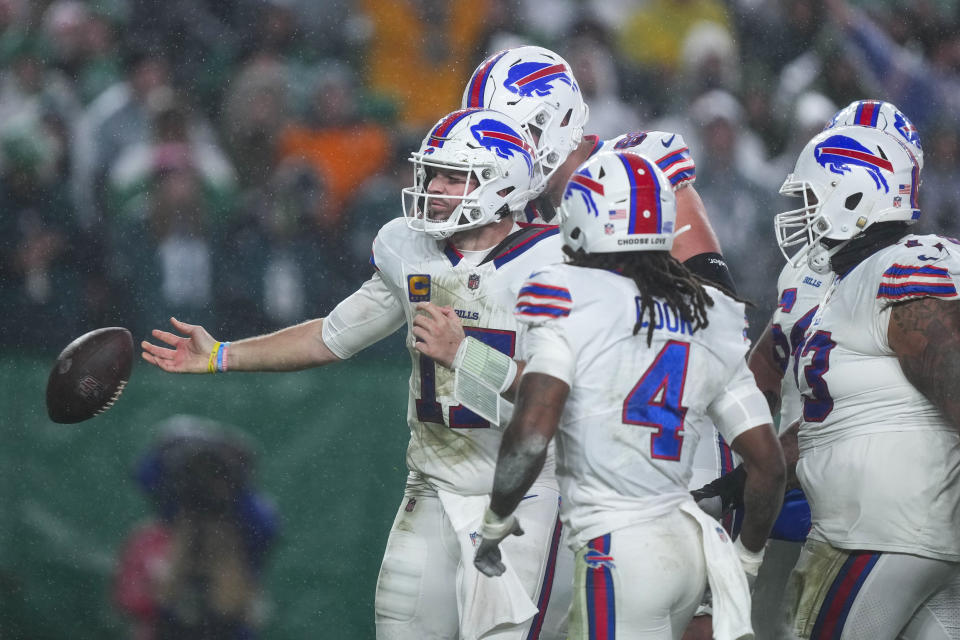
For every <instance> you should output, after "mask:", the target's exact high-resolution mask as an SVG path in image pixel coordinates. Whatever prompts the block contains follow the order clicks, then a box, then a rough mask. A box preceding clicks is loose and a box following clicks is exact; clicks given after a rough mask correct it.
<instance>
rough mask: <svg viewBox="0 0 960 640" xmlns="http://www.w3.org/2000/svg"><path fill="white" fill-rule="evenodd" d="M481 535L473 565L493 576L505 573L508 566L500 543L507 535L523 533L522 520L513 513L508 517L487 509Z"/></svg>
mask: <svg viewBox="0 0 960 640" xmlns="http://www.w3.org/2000/svg"><path fill="white" fill-rule="evenodd" d="M480 535H481V540H480V545H479V546H478V547H477V555H475V556H474V557H473V565H474V566H475V567H476V568H477V569H479V570H480V571H481V572H482V573H483V574H484V575H486V576H489V577H491V578H494V577H496V576H501V575H503V572H504V571H506V570H507V568H506V567H505V566H504V564H503V561H502V559H501V555H500V543H501V542H503V539H504V538H506V537H507V536H511V535H513V536H522V535H523V529H522V528H521V527H520V521H519V520H517V516H515V515H513V514H512V513H511V514H510V515H509V516H507V517H506V518H500V517H499V516H497V515H496V514H495V513H493V512H492V511H490V510H489V509H487V512H486V514H484V516H483V526H482V527H480Z"/></svg>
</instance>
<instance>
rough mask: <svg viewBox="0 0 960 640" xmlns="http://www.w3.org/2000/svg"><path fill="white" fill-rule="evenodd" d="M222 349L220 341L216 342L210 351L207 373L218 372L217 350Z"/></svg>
mask: <svg viewBox="0 0 960 640" xmlns="http://www.w3.org/2000/svg"><path fill="white" fill-rule="evenodd" d="M219 350H220V343H219V342H214V343H213V349H212V350H211V351H210V358H209V359H208V360H207V373H216V372H217V352H218V351H219Z"/></svg>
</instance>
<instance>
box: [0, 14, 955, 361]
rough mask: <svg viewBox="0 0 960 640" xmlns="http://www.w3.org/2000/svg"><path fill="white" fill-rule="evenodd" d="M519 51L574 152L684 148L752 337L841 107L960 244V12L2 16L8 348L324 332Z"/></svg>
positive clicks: (2, 289)
mask: <svg viewBox="0 0 960 640" xmlns="http://www.w3.org/2000/svg"><path fill="white" fill-rule="evenodd" d="M520 44H539V45H543V46H546V47H549V48H552V49H554V50H555V51H557V52H558V53H560V54H561V55H563V56H564V57H565V58H566V59H567V60H568V61H569V63H570V64H571V66H572V68H573V72H574V74H575V76H576V77H577V79H578V81H579V83H580V87H581V89H582V91H583V93H584V96H585V98H586V101H587V103H588V104H589V106H590V119H589V122H588V125H587V128H586V129H587V133H594V134H598V135H599V136H600V137H601V138H609V137H613V136H616V135H618V134H620V133H626V132H629V131H633V130H655V129H660V130H666V131H673V132H677V133H680V134H681V135H682V136H683V137H684V138H685V139H686V141H687V143H688V145H689V147H690V150H691V152H692V154H693V157H694V159H695V161H696V164H697V181H696V187H697V190H698V191H699V193H700V195H701V197H702V198H703V200H704V201H705V203H706V207H707V211H708V212H709V215H710V218H711V221H712V223H713V226H714V228H715V229H716V231H717V233H718V235H719V237H720V241H721V243H722V245H723V248H724V254H725V255H726V257H727V259H728V261H729V263H730V266H731V269H732V271H733V274H734V277H735V279H736V280H737V283H738V286H739V288H740V291H741V293H743V294H745V295H746V296H747V297H748V298H750V299H752V300H753V301H754V302H756V303H757V305H758V310H759V312H758V313H757V317H763V316H766V315H769V309H772V306H773V301H772V297H773V296H774V293H775V284H776V282H775V280H776V274H777V273H778V271H779V269H780V266H781V264H782V257H781V255H780V253H779V250H778V249H777V246H776V242H775V239H774V235H773V223H772V220H773V215H774V214H775V213H776V212H777V211H778V210H781V209H784V208H789V207H786V206H784V205H785V204H786V202H785V201H783V200H782V199H780V196H778V194H777V190H778V188H779V186H780V184H781V183H782V182H783V179H784V177H785V176H786V174H787V173H788V172H789V171H790V170H791V169H792V166H793V163H794V162H795V160H796V157H797V154H798V153H799V150H800V149H801V148H802V146H803V144H804V143H805V142H806V141H807V140H808V139H809V138H810V137H811V136H812V135H813V134H814V133H815V132H817V131H819V130H820V129H822V128H823V126H824V124H825V122H826V121H827V120H828V119H829V117H830V116H831V115H832V114H833V113H834V112H835V111H836V110H837V109H838V108H841V107H843V106H845V105H847V104H848V103H849V102H851V101H853V100H857V99H863V98H879V99H886V100H889V101H892V102H893V103H895V104H896V105H897V106H899V107H900V108H901V109H902V110H903V111H904V112H905V113H906V114H907V115H908V117H910V118H911V119H912V120H913V122H914V124H915V125H916V126H917V127H918V129H919V131H920V135H921V139H922V141H923V142H924V144H925V145H926V146H925V170H924V183H923V187H922V189H921V207H922V209H923V211H924V218H923V219H922V220H921V227H923V230H924V231H926V232H930V231H938V232H941V233H943V234H945V235H953V234H956V233H957V228H958V226H960V222H958V216H957V215H956V213H957V210H958V207H960V155H958V146H957V145H958V143H957V132H958V119H960V10H958V2H957V1H956V0H909V1H907V0H869V1H867V0H859V1H858V2H854V1H853V0H850V2H849V3H848V2H847V1H846V0H355V1H349V0H232V1H224V0H164V1H163V2H161V1H159V0H88V1H83V0H55V1H53V2H49V1H46V0H0V306H2V308H3V310H4V311H3V315H4V319H5V322H4V330H3V331H2V332H0V346H4V347H8V348H10V347H13V348H23V349H34V348H50V347H51V345H53V346H54V347H56V348H57V349H59V348H60V347H62V345H63V344H65V343H66V341H68V340H69V339H71V338H73V337H75V336H76V335H79V334H80V333H82V332H85V331H87V330H90V329H92V328H95V327H98V326H109V325H122V326H127V327H129V328H130V329H131V330H133V331H134V334H135V335H136V336H138V337H139V336H143V335H144V334H145V333H146V331H147V330H148V329H149V328H153V327H161V326H164V325H165V324H166V318H168V317H169V316H170V315H176V316H177V317H179V318H181V319H183V320H186V321H188V322H196V323H203V324H204V325H205V326H207V327H209V328H210V329H211V331H212V332H214V334H215V335H218V336H223V337H240V336H242V335H249V334H253V333H259V332H263V331H268V330H271V329H274V328H277V327H280V326H285V325H288V324H291V323H294V322H297V321H300V320H303V319H306V318H309V317H314V316H317V315H322V314H325V313H326V312H327V311H329V310H330V309H331V308H332V306H333V305H334V304H335V303H336V302H338V301H339V300H340V298H341V297H342V296H344V295H346V294H348V293H350V292H351V291H353V290H354V289H355V288H356V287H357V286H359V284H360V283H361V282H362V281H363V280H364V279H365V278H366V277H367V276H368V275H369V269H370V267H369V264H368V259H369V252H370V243H371V241H372V239H373V236H374V234H375V233H376V231H377V229H378V228H379V226H380V225H381V224H383V223H384V222H386V221H387V220H389V219H391V218H393V217H396V216H398V215H401V206H400V189H401V187H403V186H406V185H408V184H410V183H412V179H413V174H412V167H411V166H410V165H409V163H408V162H407V157H408V155H409V153H410V151H411V150H413V149H415V148H416V147H417V146H419V143H420V140H421V139H422V137H423V135H424V134H425V133H426V131H427V129H428V128H429V127H430V125H431V124H433V123H434V122H435V121H436V120H437V119H438V118H439V117H440V116H442V115H444V114H445V113H447V112H449V111H452V110H454V109H455V108H458V107H459V104H460V96H461V92H462V90H463V86H464V85H465V83H466V81H467V79H468V78H469V76H470V74H471V72H472V71H473V69H474V67H475V66H476V65H477V64H478V63H479V62H480V61H481V60H482V59H483V58H485V57H486V56H487V55H489V54H490V53H492V52H494V51H497V50H499V49H503V48H506V47H510V46H516V45H520ZM760 329H762V327H755V328H754V332H758V331H759V330H760Z"/></svg>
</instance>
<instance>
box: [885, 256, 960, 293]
mask: <svg viewBox="0 0 960 640" xmlns="http://www.w3.org/2000/svg"><path fill="white" fill-rule="evenodd" d="M956 296H957V287H956V284H955V283H954V281H953V278H951V277H950V272H949V271H948V270H947V269H945V268H944V267H934V266H931V265H920V266H916V265H902V264H894V265H893V266H891V267H890V268H889V269H887V270H886V271H884V272H883V276H882V277H881V280H880V287H879V289H878V290H877V298H880V299H885V300H903V299H905V298H923V297H935V298H954V297H956Z"/></svg>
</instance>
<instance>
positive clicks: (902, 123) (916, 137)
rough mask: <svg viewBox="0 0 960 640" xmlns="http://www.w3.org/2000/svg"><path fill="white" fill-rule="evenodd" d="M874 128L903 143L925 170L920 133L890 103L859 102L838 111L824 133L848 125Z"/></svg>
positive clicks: (879, 101)
mask: <svg viewBox="0 0 960 640" xmlns="http://www.w3.org/2000/svg"><path fill="white" fill-rule="evenodd" d="M854 124H856V125H860V126H862V127H873V128H875V129H881V130H883V131H886V132H887V133H889V134H890V135H892V136H893V137H895V138H898V139H899V140H900V141H901V142H904V143H906V145H907V148H909V149H910V151H912V152H913V155H915V156H916V157H917V164H919V165H920V169H923V147H922V146H921V145H920V132H918V131H917V128H916V127H915V126H913V123H912V122H910V120H909V118H907V116H905V115H903V112H902V111H900V110H899V109H897V107H896V106H895V105H893V104H891V103H889V102H884V101H882V100H857V101H855V102H851V103H850V104H848V105H847V106H846V107H844V108H843V109H841V110H840V111H837V113H836V114H834V116H833V118H831V120H830V122H828V123H827V126H826V127H824V131H826V130H827V129H832V128H834V127H843V126H847V125H854Z"/></svg>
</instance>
